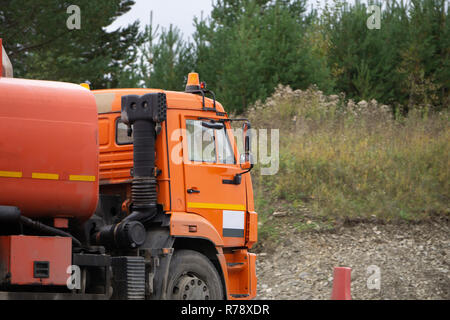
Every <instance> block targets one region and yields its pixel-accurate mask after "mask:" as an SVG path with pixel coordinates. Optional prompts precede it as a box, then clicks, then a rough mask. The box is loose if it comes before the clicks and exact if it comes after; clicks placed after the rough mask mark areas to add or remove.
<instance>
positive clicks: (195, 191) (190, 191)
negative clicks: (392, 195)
mask: <svg viewBox="0 0 450 320" xmlns="http://www.w3.org/2000/svg"><path fill="white" fill-rule="evenodd" d="M187 193H200V190H197V189H187Z"/></svg>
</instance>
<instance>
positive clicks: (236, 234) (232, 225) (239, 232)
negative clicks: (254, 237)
mask: <svg viewBox="0 0 450 320" xmlns="http://www.w3.org/2000/svg"><path fill="white" fill-rule="evenodd" d="M222 226H223V229H222V234H223V236H224V237H233V238H241V237H243V236H244V226H245V212H244V211H231V210H223V224H222Z"/></svg>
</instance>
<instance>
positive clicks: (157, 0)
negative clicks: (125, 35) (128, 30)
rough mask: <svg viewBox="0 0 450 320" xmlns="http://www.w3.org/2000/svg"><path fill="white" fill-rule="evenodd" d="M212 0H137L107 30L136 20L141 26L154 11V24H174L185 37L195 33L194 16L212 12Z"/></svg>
mask: <svg viewBox="0 0 450 320" xmlns="http://www.w3.org/2000/svg"><path fill="white" fill-rule="evenodd" d="M211 1H212V0H191V1H186V0H162V1H161V0H136V3H135V5H134V6H133V7H132V9H131V10H130V11H128V12H127V13H126V14H124V15H123V16H121V17H119V18H118V19H117V20H116V21H115V22H114V23H113V24H112V25H110V26H109V27H108V28H107V30H115V29H117V28H118V27H121V26H126V25H128V24H130V23H132V22H134V21H135V20H140V22H141V26H144V25H146V24H148V23H149V21H150V12H151V11H153V26H156V25H158V24H159V25H160V26H161V27H164V28H168V27H169V25H170V24H173V25H175V26H177V27H178V28H180V30H181V32H182V33H183V35H184V37H185V38H187V37H188V36H190V35H192V33H194V31H195V28H194V25H193V19H194V16H197V17H200V15H201V13H202V11H203V12H204V13H203V15H204V16H205V17H206V16H208V15H209V14H210V12H211V9H212V5H211Z"/></svg>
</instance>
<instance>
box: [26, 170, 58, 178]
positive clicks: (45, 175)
mask: <svg viewBox="0 0 450 320" xmlns="http://www.w3.org/2000/svg"><path fill="white" fill-rule="evenodd" d="M31 177H32V178H33V179H46V180H58V179H59V174H56V173H38V172H33V173H32V174H31Z"/></svg>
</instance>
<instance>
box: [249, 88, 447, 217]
mask: <svg viewBox="0 0 450 320" xmlns="http://www.w3.org/2000/svg"><path fill="white" fill-rule="evenodd" d="M247 117H249V118H250V119H251V121H252V125H253V127H254V128H279V129H280V168H279V171H278V173H277V174H276V175H274V176H261V175H260V174H259V170H260V167H259V166H258V165H257V166H256V167H255V169H254V170H253V181H254V184H255V185H254V189H255V196H256V203H257V206H258V210H259V211H261V212H270V211H271V210H273V209H271V208H273V207H276V204H277V203H284V204H286V203H287V204H288V205H289V206H290V207H296V206H298V205H301V206H304V205H306V206H308V207H310V208H312V209H313V210H312V212H314V213H315V214H317V215H319V216H321V217H326V218H327V219H332V220H338V219H343V218H344V219H346V218H349V219H366V218H374V217H375V218H377V219H381V220H387V221H389V220H398V219H401V220H405V219H406V220H421V219H426V218H427V217H429V216H430V215H433V214H444V215H448V214H449V208H448V204H449V190H450V187H449V179H450V177H449V168H450V163H449V149H450V146H449V141H450V127H449V125H448V124H449V116H448V112H445V113H441V114H439V115H436V114H435V115H432V116H424V114H423V113H419V112H411V113H410V114H409V116H408V117H407V118H402V119H397V120H393V119H392V114H391V112H390V111H389V108H388V107H387V106H382V105H381V106H380V105H378V104H377V103H376V101H371V102H368V103H367V102H365V101H363V102H360V103H358V104H355V103H354V102H352V101H345V100H344V99H343V97H340V96H324V95H323V94H322V93H321V92H320V91H318V90H316V89H314V88H312V89H309V90H306V91H300V90H296V91H292V90H291V89H290V88H289V87H281V86H280V87H278V89H277V90H276V92H275V93H274V95H273V96H272V97H271V98H270V99H268V100H267V101H266V102H265V103H264V104H262V103H256V104H255V106H254V107H253V108H251V109H250V110H249V112H248V114H247Z"/></svg>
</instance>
